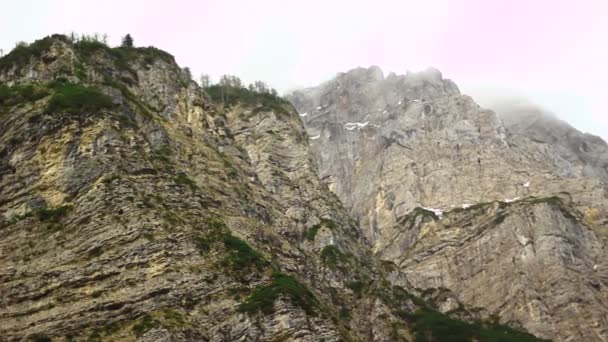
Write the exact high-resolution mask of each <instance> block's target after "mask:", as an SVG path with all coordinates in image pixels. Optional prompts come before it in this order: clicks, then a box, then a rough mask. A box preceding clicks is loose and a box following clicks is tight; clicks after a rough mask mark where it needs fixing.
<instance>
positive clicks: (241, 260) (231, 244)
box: [222, 234, 268, 270]
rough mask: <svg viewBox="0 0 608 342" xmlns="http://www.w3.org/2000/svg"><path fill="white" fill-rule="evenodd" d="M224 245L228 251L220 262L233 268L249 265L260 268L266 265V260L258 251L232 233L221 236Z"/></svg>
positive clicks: (241, 268)
mask: <svg viewBox="0 0 608 342" xmlns="http://www.w3.org/2000/svg"><path fill="white" fill-rule="evenodd" d="M222 240H223V242H224V247H226V249H227V250H228V252H229V255H228V256H227V257H226V258H224V260H223V261H222V264H224V265H229V266H230V267H231V268H233V269H235V270H243V269H246V268H249V267H255V268H257V269H258V270H261V269H262V268H263V267H264V266H266V265H268V261H266V260H265V259H264V256H262V254H260V253H259V252H258V251H256V250H254V249H253V248H251V246H249V244H248V243H247V242H245V241H243V240H241V239H239V238H237V237H236V236H234V235H229V234H226V235H224V236H223V238H222Z"/></svg>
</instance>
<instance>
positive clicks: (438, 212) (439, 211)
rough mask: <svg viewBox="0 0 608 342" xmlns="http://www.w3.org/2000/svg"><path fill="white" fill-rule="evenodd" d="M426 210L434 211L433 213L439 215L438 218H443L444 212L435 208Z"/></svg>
mask: <svg viewBox="0 0 608 342" xmlns="http://www.w3.org/2000/svg"><path fill="white" fill-rule="evenodd" d="M422 209H424V210H428V211H432V212H433V213H435V215H437V217H439V218H441V216H443V211H442V210H441V209H434V208H424V207H423V208H422Z"/></svg>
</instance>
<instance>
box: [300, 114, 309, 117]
mask: <svg viewBox="0 0 608 342" xmlns="http://www.w3.org/2000/svg"><path fill="white" fill-rule="evenodd" d="M306 115H308V113H302V114H300V116H301V117H305V116H306Z"/></svg>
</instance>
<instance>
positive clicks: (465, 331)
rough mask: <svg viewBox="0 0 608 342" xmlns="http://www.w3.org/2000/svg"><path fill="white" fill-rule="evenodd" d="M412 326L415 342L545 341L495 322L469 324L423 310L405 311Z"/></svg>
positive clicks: (403, 314)
mask: <svg viewBox="0 0 608 342" xmlns="http://www.w3.org/2000/svg"><path fill="white" fill-rule="evenodd" d="M401 315H402V316H405V317H404V318H406V319H407V320H408V321H409V322H410V323H411V326H412V328H413V329H412V330H413V332H414V341H416V342H427V341H429V342H430V341H445V342H460V341H488V342H509V341H513V342H532V341H543V340H541V339H538V338H537V337H535V336H533V335H530V334H528V333H525V332H521V331H517V330H515V329H512V328H509V327H506V326H502V325H499V324H495V323H482V322H473V323H468V322H464V321H459V320H456V319H453V318H450V317H449V316H447V315H444V314H442V313H439V312H437V311H432V310H427V309H421V310H418V311H417V312H415V313H413V314H407V313H402V314H401Z"/></svg>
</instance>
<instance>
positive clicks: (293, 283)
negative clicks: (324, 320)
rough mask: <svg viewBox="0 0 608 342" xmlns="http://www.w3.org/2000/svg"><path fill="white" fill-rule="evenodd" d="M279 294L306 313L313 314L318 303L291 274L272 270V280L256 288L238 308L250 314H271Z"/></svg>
mask: <svg viewBox="0 0 608 342" xmlns="http://www.w3.org/2000/svg"><path fill="white" fill-rule="evenodd" d="M280 296H284V297H287V298H289V299H290V300H291V302H292V303H293V304H295V305H297V306H299V307H301V308H302V309H304V311H306V313H307V314H314V308H315V307H317V306H318V305H319V302H318V300H317V299H316V298H315V296H314V295H313V293H312V292H311V291H310V290H309V289H308V288H307V287H306V286H305V285H303V284H302V283H300V282H299V281H298V280H296V279H295V278H293V277H292V276H289V275H286V274H283V273H280V272H274V273H273V274H272V282H271V283H270V284H268V285H266V286H262V287H258V288H256V289H255V290H254V291H253V292H252V293H251V295H250V296H249V297H248V298H247V300H246V301H245V302H244V303H242V304H241V305H240V306H239V309H238V310H239V311H240V312H246V313H248V314H250V315H253V314H256V313H258V312H261V313H262V314H265V315H267V314H271V313H273V312H274V302H275V301H276V300H277V299H278V298H279V297H280Z"/></svg>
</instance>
